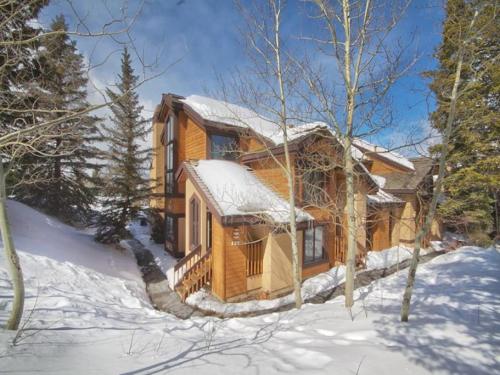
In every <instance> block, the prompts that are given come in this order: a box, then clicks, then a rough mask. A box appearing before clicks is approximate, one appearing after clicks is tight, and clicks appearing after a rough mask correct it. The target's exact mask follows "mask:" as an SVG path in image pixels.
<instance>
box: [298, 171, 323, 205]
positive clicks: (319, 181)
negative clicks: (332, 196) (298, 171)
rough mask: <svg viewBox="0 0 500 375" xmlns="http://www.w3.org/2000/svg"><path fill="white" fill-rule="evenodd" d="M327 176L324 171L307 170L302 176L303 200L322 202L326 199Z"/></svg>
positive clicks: (312, 202)
mask: <svg viewBox="0 0 500 375" xmlns="http://www.w3.org/2000/svg"><path fill="white" fill-rule="evenodd" d="M325 188H326V176H325V174H324V173H323V172H322V171H318V170H314V169H311V170H306V171H305V172H304V173H303V177H302V201H303V202H305V203H309V204H316V205H318V204H322V203H324V201H325V199H326V191H325Z"/></svg>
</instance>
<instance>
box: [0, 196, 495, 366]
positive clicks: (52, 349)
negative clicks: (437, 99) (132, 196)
mask: <svg viewBox="0 0 500 375" xmlns="http://www.w3.org/2000/svg"><path fill="white" fill-rule="evenodd" d="M9 206H10V209H9V214H10V216H11V217H12V218H13V219H12V221H13V225H14V232H15V236H14V239H15V241H16V243H17V244H18V247H19V248H20V249H22V250H23V251H22V252H21V262H22V264H23V267H24V273H25V278H26V287H27V295H28V299H27V309H26V313H25V316H28V315H29V311H30V310H31V309H32V307H33V304H34V301H35V299H36V298H35V296H37V295H38V300H37V303H36V306H35V308H34V310H33V313H32V316H31V320H30V322H29V323H28V324H27V325H26V331H25V332H24V334H23V335H22V339H21V341H20V342H18V344H17V345H16V346H12V345H11V340H12V337H13V333H11V332H6V331H1V330H0V372H5V373H22V374H27V373H37V374H38V373H51V374H54V373H56V374H157V373H173V374H192V373H195V372H198V373H200V374H218V375H220V374H266V375H267V374H278V373H290V374H295V373H307V374H321V373H325V374H356V373H358V374H391V375H392V374H431V373H432V374H439V373H445V374H488V375H489V374H495V373H498V371H499V362H498V361H499V357H498V348H499V347H500V299H499V293H500V280H499V275H500V255H499V253H498V251H497V250H495V249H493V248H491V249H481V248H476V247H463V248H461V249H459V250H457V251H455V252H451V253H448V254H445V255H442V256H440V257H437V258H435V259H433V260H432V261H430V262H428V263H425V264H422V265H421V267H420V268H419V271H418V274H417V282H416V285H415V290H414V298H413V308H412V315H411V317H410V323H408V324H402V323H400V322H399V319H398V318H399V307H400V303H401V294H402V290H403V287H404V283H405V280H406V273H407V272H406V270H403V271H401V272H399V273H396V274H394V275H392V276H390V277H387V278H385V279H381V280H378V281H377V282H374V283H372V284H370V285H369V286H367V287H364V288H361V289H358V290H357V291H356V293H355V297H356V304H355V307H354V309H353V310H352V315H351V314H349V313H348V312H347V311H346V310H345V308H344V307H343V302H344V301H343V298H342V297H339V298H336V299H334V300H331V301H329V302H328V303H325V304H322V305H305V306H304V307H303V308H302V309H300V310H291V311H287V312H282V313H273V314H269V315H264V316H260V317H255V318H235V319H225V320H220V319H216V318H209V317H203V318H193V319H190V320H179V319H176V318H175V317H173V316H171V315H168V314H163V313H160V312H157V311H155V310H153V309H152V307H151V306H150V305H149V303H148V301H147V298H146V295H145V293H144V289H143V285H142V282H141V280H140V277H139V273H138V272H137V270H134V269H133V259H132V257H131V256H130V255H129V254H127V253H119V252H117V250H114V249H111V248H106V247H103V246H101V245H98V244H96V243H94V242H92V240H91V238H90V237H89V235H88V234H85V233H82V232H79V231H77V230H75V229H73V228H71V227H67V226H64V225H63V224H60V223H59V222H57V221H56V220H54V219H50V218H48V217H46V216H44V215H41V214H38V213H36V212H35V211H33V210H31V209H29V208H26V207H25V206H22V205H20V204H16V203H14V204H13V203H10V204H9ZM16 215H17V216H18V219H17V220H14V217H15V216H16ZM26 225H31V227H30V228H31V230H25V228H27V227H25V226H26ZM39 227H40V228H39ZM46 231H48V233H46ZM25 232H31V233H32V235H30V237H29V238H31V240H27V239H26V238H25V239H24V240H23V239H22V237H23V236H24V237H26V235H25ZM35 233H38V235H35ZM70 239H72V240H70ZM73 240H74V242H72V241H73ZM23 241H24V242H23ZM44 252H45V253H44ZM76 253H79V254H78V255H79V256H77V254H76ZM82 259H86V260H85V264H82V263H84V260H82ZM111 259H113V262H110V260H111ZM118 265H119V267H118ZM121 267H123V268H124V269H125V270H127V271H126V272H124V273H123V274H121V275H120V272H121V271H120V270H121ZM5 268H6V267H5V261H4V259H3V257H0V319H1V321H2V322H3V321H4V320H5V317H6V311H5V310H7V309H8V308H9V307H10V305H9V301H10V298H11V294H12V293H11V291H10V288H9V285H10V284H9V282H8V276H7V273H6V269H5Z"/></svg>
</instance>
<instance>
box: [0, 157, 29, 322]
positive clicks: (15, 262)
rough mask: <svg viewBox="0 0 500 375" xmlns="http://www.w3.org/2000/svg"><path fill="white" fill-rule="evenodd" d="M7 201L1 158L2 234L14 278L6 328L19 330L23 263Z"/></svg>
mask: <svg viewBox="0 0 500 375" xmlns="http://www.w3.org/2000/svg"><path fill="white" fill-rule="evenodd" d="M6 201H7V193H6V189H5V173H4V169H3V162H2V161H1V160H0V232H1V234H2V242H3V247H4V250H5V260H6V261H7V264H8V265H9V272H10V277H11V278H12V284H13V287H14V300H13V302H12V311H11V313H10V317H9V320H8V321H7V326H6V327H5V328H7V329H11V330H17V329H18V327H19V323H20V322H21V317H22V315H23V307H24V281H23V272H22V270H21V264H20V262H19V257H18V256H17V253H16V249H15V247H14V241H13V240H12V235H11V231H10V225H9V220H8V218H7V207H6Z"/></svg>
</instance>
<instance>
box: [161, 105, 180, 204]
mask: <svg viewBox="0 0 500 375" xmlns="http://www.w3.org/2000/svg"><path fill="white" fill-rule="evenodd" d="M176 124H177V117H176V116H175V115H174V114H173V113H170V114H169V115H168V116H167V120H166V121H165V132H164V147H165V177H164V180H165V196H167V197H172V196H176V195H177V181H175V171H176V167H177V129H176V128H177V126H176ZM169 160H170V163H171V165H169V164H170V163H169Z"/></svg>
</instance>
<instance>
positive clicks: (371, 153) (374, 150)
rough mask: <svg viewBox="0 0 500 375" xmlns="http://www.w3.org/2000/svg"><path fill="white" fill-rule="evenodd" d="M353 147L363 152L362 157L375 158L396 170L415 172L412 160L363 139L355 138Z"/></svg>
mask: <svg viewBox="0 0 500 375" xmlns="http://www.w3.org/2000/svg"><path fill="white" fill-rule="evenodd" d="M353 146H354V147H355V148H356V149H358V150H359V151H361V153H362V156H368V157H373V158H375V159H379V160H382V161H383V162H384V163H387V164H389V165H391V166H393V167H395V168H398V169H401V170H403V171H406V172H414V171H415V166H414V165H413V163H412V162H411V160H409V159H407V158H406V157H404V156H402V155H400V154H397V153H396V152H394V151H389V150H387V149H385V148H383V147H380V146H377V145H373V144H371V143H369V142H367V141H365V140H363V139H359V138H355V139H354V141H353ZM370 148H371V149H370ZM361 160H363V158H361Z"/></svg>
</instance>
